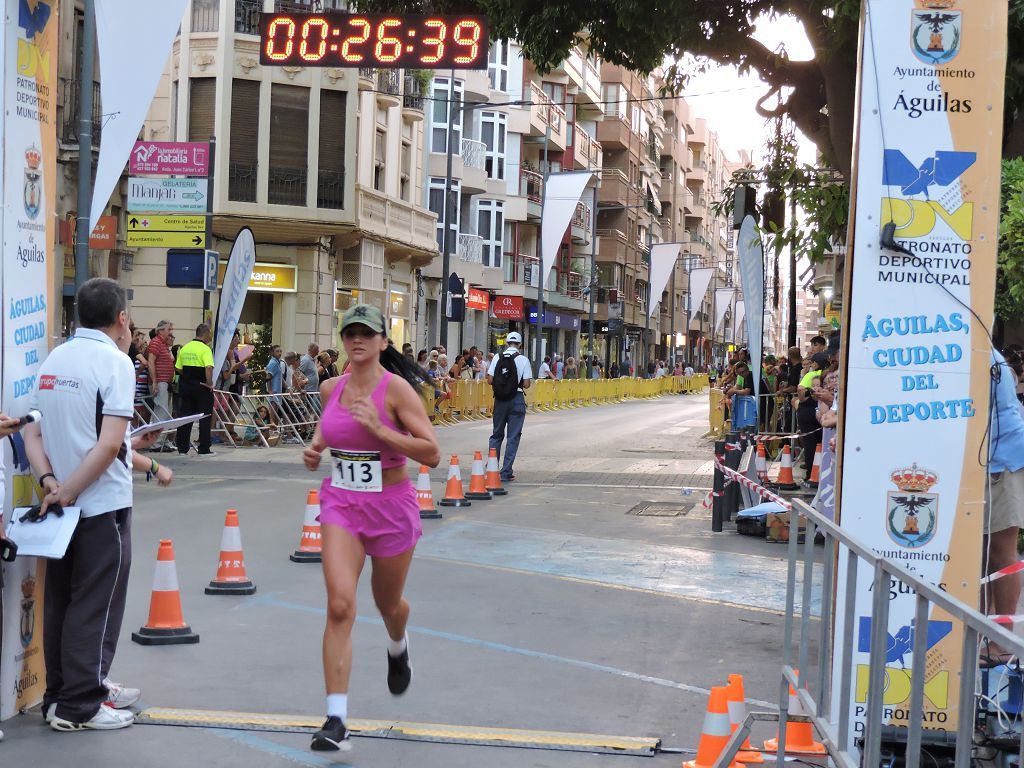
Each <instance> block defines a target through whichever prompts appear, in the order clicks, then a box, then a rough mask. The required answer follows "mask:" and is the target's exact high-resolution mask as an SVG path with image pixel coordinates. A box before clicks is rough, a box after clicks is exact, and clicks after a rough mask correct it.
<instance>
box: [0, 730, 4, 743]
mask: <svg viewBox="0 0 1024 768" xmlns="http://www.w3.org/2000/svg"><path fill="white" fill-rule="evenodd" d="M3 740H4V732H3V731H0V741H3Z"/></svg>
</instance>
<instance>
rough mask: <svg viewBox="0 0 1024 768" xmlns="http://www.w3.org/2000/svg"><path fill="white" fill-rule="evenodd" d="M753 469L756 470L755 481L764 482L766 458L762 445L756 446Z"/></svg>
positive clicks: (766, 466)
mask: <svg viewBox="0 0 1024 768" xmlns="http://www.w3.org/2000/svg"><path fill="white" fill-rule="evenodd" d="M754 469H756V470H757V479H758V480H760V481H761V482H764V481H765V480H766V479H768V457H767V455H766V454H765V452H764V443H758V444H757V457H756V458H755V459H754Z"/></svg>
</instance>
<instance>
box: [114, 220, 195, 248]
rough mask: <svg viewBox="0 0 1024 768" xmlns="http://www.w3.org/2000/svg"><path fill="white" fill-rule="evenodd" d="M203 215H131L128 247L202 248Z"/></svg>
mask: <svg viewBox="0 0 1024 768" xmlns="http://www.w3.org/2000/svg"><path fill="white" fill-rule="evenodd" d="M205 246H206V217H205V216H141V215H136V216H131V217H129V218H128V247H129V248H132V247H134V248H204V247H205Z"/></svg>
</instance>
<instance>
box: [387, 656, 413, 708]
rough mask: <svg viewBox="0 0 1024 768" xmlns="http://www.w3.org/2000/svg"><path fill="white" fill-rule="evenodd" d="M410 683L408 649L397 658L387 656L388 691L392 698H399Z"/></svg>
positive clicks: (410, 672) (410, 669)
mask: <svg viewBox="0 0 1024 768" xmlns="http://www.w3.org/2000/svg"><path fill="white" fill-rule="evenodd" d="M411 682H412V666H411V665H410V664H409V648H408V647H406V649H405V650H404V651H402V653H401V654H399V655H398V656H392V655H391V654H390V653H389V654H388V690H389V691H391V695H392V696H401V695H402V694H403V693H405V691H406V689H407V688H408V687H409V683H411Z"/></svg>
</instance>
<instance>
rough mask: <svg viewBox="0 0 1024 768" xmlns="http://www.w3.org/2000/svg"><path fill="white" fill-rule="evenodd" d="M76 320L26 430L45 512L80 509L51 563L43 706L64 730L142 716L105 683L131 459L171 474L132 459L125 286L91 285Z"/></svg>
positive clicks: (123, 561) (123, 576)
mask: <svg viewBox="0 0 1024 768" xmlns="http://www.w3.org/2000/svg"><path fill="white" fill-rule="evenodd" d="M78 318H79V322H78V329H77V330H76V332H75V335H74V336H73V337H72V338H71V339H70V340H69V341H68V342H67V343H65V344H62V345H61V346H59V347H57V348H56V349H54V350H53V351H52V352H51V353H50V355H49V356H48V357H47V358H46V360H44V361H43V363H42V365H40V367H39V372H38V378H37V384H36V391H35V393H34V397H35V402H34V403H33V404H32V407H34V408H37V409H38V410H39V411H40V412H41V413H42V414H43V420H42V423H41V424H38V423H33V424H30V425H29V426H28V428H26V430H25V447H26V451H27V453H28V457H29V462H30V463H31V465H32V469H33V472H34V473H35V474H36V476H37V477H38V479H39V483H40V486H41V487H42V489H43V491H44V492H45V494H46V495H45V497H44V499H43V505H42V506H43V507H44V511H45V509H46V508H47V507H49V505H51V504H55V503H56V504H60V505H61V506H62V507H69V506H76V507H80V508H81V510H82V519H81V521H80V522H79V523H78V527H77V528H76V529H75V533H74V535H73V536H72V539H71V543H70V545H69V546H68V551H67V554H66V555H65V556H64V558H63V559H61V560H51V561H50V562H49V563H48V564H47V569H46V599H45V606H44V617H43V651H44V656H45V660H46V693H45V695H44V697H43V713H44V717H45V718H46V720H47V722H49V723H50V726H51V727H52V728H53V729H54V730H57V731H78V730H84V729H90V730H113V729H117V728H124V727H126V726H129V725H131V724H132V722H133V721H134V716H133V715H132V713H131V712H127V711H120V709H117V708H120V707H127V706H130V705H131V704H133V703H135V701H136V700H138V697H139V695H140V693H139V691H137V690H135V689H126V688H121V687H120V686H116V685H114V684H111V683H110V682H109V680H108V679H107V672H108V670H109V668H110V664H111V661H112V660H113V657H114V651H115V650H116V648H117V639H118V636H119V634H120V631H121V620H122V619H123V617H124V604H125V594H126V590H127V586H128V571H129V568H130V565H131V508H132V467H133V465H134V466H136V467H137V468H141V469H148V470H150V471H152V472H154V473H155V474H156V475H157V479H158V480H160V481H161V484H163V483H164V482H165V481H167V482H169V477H170V473H169V472H168V470H167V468H166V467H162V468H161V467H159V465H158V464H157V463H156V461H154V460H152V459H149V458H146V457H143V456H141V455H139V454H136V455H133V452H132V446H131V444H130V442H129V436H128V426H129V424H130V422H131V418H132V414H133V412H134V391H135V370H134V367H133V365H132V361H131V359H130V358H129V357H128V356H127V355H126V354H125V352H124V351H123V350H124V349H127V346H128V342H129V341H130V339H131V334H130V331H129V329H128V314H127V311H126V296H125V292H124V289H122V288H121V287H120V286H119V285H118V284H117V283H116V282H114V281H113V280H109V279H107V278H94V279H92V280H89V281H87V282H86V283H84V284H83V285H82V287H81V288H80V289H79V291H78ZM119 345H121V348H119ZM108 704H109V706H108Z"/></svg>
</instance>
